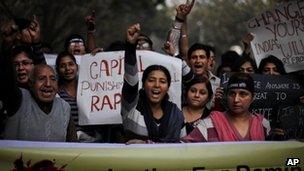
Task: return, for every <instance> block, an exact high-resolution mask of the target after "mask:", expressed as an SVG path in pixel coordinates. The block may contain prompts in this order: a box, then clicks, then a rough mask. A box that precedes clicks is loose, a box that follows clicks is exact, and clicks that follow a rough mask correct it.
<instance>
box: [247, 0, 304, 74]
mask: <svg viewBox="0 0 304 171" xmlns="http://www.w3.org/2000/svg"><path fill="white" fill-rule="evenodd" d="M247 27H248V30H249V32H251V33H252V34H253V36H254V39H253V41H252V42H251V49H252V52H253V54H254V57H255V60H256V63H257V64H258V65H259V64H260V61H261V60H262V59H263V58H265V57H267V56H269V55H274V56H276V57H277V58H279V59H280V60H281V61H282V62H283V63H284V66H285V69H286V71H287V72H292V71H297V70H302V69H303V68H304V1H303V0H297V1H290V2H287V3H282V4H280V5H279V6H277V7H276V8H274V9H273V10H269V11H265V12H263V13H262V14H260V15H258V16H256V17H254V18H252V19H250V20H249V21H248V23H247Z"/></svg>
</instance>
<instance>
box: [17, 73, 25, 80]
mask: <svg viewBox="0 0 304 171" xmlns="http://www.w3.org/2000/svg"><path fill="white" fill-rule="evenodd" d="M17 77H18V79H19V80H23V79H26V78H27V74H26V73H18V74H17Z"/></svg>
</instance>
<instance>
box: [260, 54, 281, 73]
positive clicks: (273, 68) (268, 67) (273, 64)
mask: <svg viewBox="0 0 304 171" xmlns="http://www.w3.org/2000/svg"><path fill="white" fill-rule="evenodd" d="M259 73H260V74H264V75H285V74H286V71H285V68H284V64H283V62H282V61H281V60H280V59H278V58H277V57H275V56H273V55H270V56H268V57H266V58H264V59H262V60H261V62H260V66H259Z"/></svg>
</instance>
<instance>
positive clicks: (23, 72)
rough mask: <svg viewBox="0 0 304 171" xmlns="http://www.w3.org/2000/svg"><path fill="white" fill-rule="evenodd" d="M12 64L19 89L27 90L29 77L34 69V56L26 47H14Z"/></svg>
mask: <svg viewBox="0 0 304 171" xmlns="http://www.w3.org/2000/svg"><path fill="white" fill-rule="evenodd" d="M11 56H12V62H13V67H14V69H15V73H16V81H17V84H18V86H19V87H22V88H25V89H28V87H29V75H30V73H31V72H32V70H33V68H34V61H35V64H37V62H36V60H34V58H35V57H34V54H33V52H32V51H31V49H30V48H29V47H27V46H16V47H15V48H13V49H12V55H11Z"/></svg>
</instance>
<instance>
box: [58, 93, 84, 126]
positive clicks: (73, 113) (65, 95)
mask: <svg viewBox="0 0 304 171" xmlns="http://www.w3.org/2000/svg"><path fill="white" fill-rule="evenodd" d="M58 94H59V96H60V97H61V98H62V99H63V100H65V101H66V102H68V103H69V105H70V106H71V119H72V120H73V122H74V124H75V127H76V131H79V130H80V127H79V124H78V120H79V119H78V118H79V117H78V107H77V100H76V99H75V98H73V97H71V96H69V94H68V93H67V92H66V91H65V90H64V89H61V90H59V92H58Z"/></svg>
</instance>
